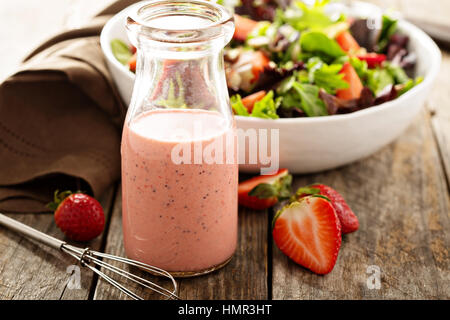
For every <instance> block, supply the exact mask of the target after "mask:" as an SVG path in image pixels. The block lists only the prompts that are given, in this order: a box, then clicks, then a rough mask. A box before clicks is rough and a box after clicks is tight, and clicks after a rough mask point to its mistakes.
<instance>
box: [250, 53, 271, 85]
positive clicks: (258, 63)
mask: <svg viewBox="0 0 450 320" xmlns="http://www.w3.org/2000/svg"><path fill="white" fill-rule="evenodd" d="M269 63H270V59H269V58H267V56H266V55H265V54H264V53H263V52H262V51H255V52H253V57H252V73H253V79H252V81H251V83H255V82H256V81H258V79H259V76H260V74H261V73H263V72H264V69H265V68H267V67H268V66H269Z"/></svg>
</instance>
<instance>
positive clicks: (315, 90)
mask: <svg viewBox="0 0 450 320" xmlns="http://www.w3.org/2000/svg"><path fill="white" fill-rule="evenodd" d="M292 89H293V90H294V92H296V93H297V94H298V96H299V97H300V101H301V108H302V110H303V111H304V112H305V113H306V115H307V116H308V117H319V116H327V115H328V112H327V108H326V106H325V103H324V102H323V101H322V100H321V99H320V98H319V87H317V86H314V85H311V84H300V83H298V82H295V83H294V84H293V85H292Z"/></svg>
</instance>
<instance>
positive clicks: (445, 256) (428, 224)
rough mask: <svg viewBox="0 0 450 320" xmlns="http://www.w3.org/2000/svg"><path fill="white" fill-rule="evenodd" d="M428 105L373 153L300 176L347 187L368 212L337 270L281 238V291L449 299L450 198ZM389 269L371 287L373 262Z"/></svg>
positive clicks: (302, 180)
mask: <svg viewBox="0 0 450 320" xmlns="http://www.w3.org/2000/svg"><path fill="white" fill-rule="evenodd" d="M440 163H441V161H440V158H439V153H438V151H437V148H436V144H435V142H434V139H433V134H432V132H431V129H430V125H429V119H428V116H427V113H426V112H423V113H422V115H421V116H420V117H419V118H418V119H417V121H415V123H414V125H412V126H411V127H410V128H409V129H408V130H407V131H406V132H405V133H404V134H403V135H402V136H401V137H400V138H399V139H398V140H397V141H396V142H395V143H393V144H391V145H390V146H388V147H386V148H384V149H383V150H382V151H380V152H378V153H377V154H375V155H373V156H372V157H370V158H368V159H365V160H362V161H359V162H357V163H354V164H352V165H349V166H346V167H344V168H342V169H338V170H333V171H329V172H325V173H321V174H315V175H307V176H302V177H297V178H296V179H295V187H300V186H304V185H307V184H310V183H314V182H321V183H325V184H328V185H330V186H332V187H334V188H336V189H337V190H339V192H341V193H342V195H343V196H344V198H346V200H347V202H348V203H349V204H350V206H351V207H352V208H353V210H354V211H355V213H356V214H357V216H358V218H359V220H360V230H358V231H357V232H356V233H354V234H349V235H345V236H344V237H343V243H342V247H341V250H340V253H339V258H338V261H337V264H336V266H335V268H334V270H333V271H332V272H331V273H330V274H329V275H326V276H317V275H314V274H312V273H311V272H309V271H308V270H306V269H303V268H302V267H300V266H298V265H296V264H295V263H293V262H292V261H290V260H288V258H286V257H285V256H284V255H283V254H282V253H281V252H280V251H279V250H278V248H277V247H276V246H275V245H274V249H273V298H274V299H437V298H440V299H448V298H450V286H449V285H450V271H449V253H448V248H449V247H450V236H449V234H448V231H449V230H450V220H449V214H450V204H449V196H448V190H447V185H446V182H445V179H444V173H443V170H442V167H441V165H440ZM372 265H375V266H378V267H379V268H380V269H381V289H380V290H369V289H368V286H367V284H366V283H367V279H368V277H369V274H367V273H366V271H367V268H368V266H372Z"/></svg>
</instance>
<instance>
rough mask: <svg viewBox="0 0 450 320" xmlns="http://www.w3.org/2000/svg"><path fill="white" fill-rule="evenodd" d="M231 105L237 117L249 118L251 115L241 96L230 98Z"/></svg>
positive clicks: (236, 95)
mask: <svg viewBox="0 0 450 320" xmlns="http://www.w3.org/2000/svg"><path fill="white" fill-rule="evenodd" d="M230 104H231V108H232V109H233V111H234V114H235V115H237V116H244V117H248V116H249V115H250V114H249V113H248V110H247V108H246V107H245V106H244V104H243V103H242V98H241V96H240V95H238V94H235V95H234V96H232V97H231V98H230Z"/></svg>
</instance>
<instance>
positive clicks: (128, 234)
mask: <svg viewBox="0 0 450 320" xmlns="http://www.w3.org/2000/svg"><path fill="white" fill-rule="evenodd" d="M199 123H200V124H201V128H202V130H201V132H200V133H199V132H196V127H195V124H197V125H198V124H199ZM197 128H198V127H197ZM233 132H234V128H233V127H232V126H230V125H229V123H228V124H227V122H226V121H225V119H224V118H223V117H222V116H221V115H219V114H218V113H216V112H212V111H202V110H182V109H164V110H152V111H148V112H146V113H143V114H142V115H140V116H139V117H137V118H135V119H133V120H132V121H131V123H126V124H125V126H124V131H123V138H122V183H123V186H122V188H123V232H124V235H123V236H124V244H125V250H126V254H127V256H128V257H129V258H131V259H136V260H139V261H142V262H145V263H148V264H151V265H155V266H157V267H160V268H163V269H166V270H168V271H174V272H185V271H188V272H189V271H193V272H195V271H203V270H206V269H209V268H211V267H214V266H217V265H220V264H221V263H223V262H225V261H227V260H228V259H229V258H230V257H231V256H232V255H233V253H234V251H235V248H236V241H237V185H238V167H237V161H236V158H235V157H236V155H235V153H236V152H234V153H233V151H235V145H232V146H231V145H228V146H227V144H226V143H225V142H224V143H223V150H221V151H223V153H224V161H223V163H222V164H217V163H214V164H207V163H205V162H204V161H203V163H202V164H175V163H174V162H173V160H172V159H173V156H172V149H173V148H174V147H176V146H177V145H179V143H180V142H183V143H184V144H185V146H188V147H189V148H190V150H191V151H192V158H191V159H192V162H193V161H194V150H195V145H197V148H198V146H200V148H201V149H202V150H205V148H206V146H207V145H208V144H210V143H211V142H213V141H214V139H217V138H219V139H222V140H223V141H225V137H226V135H227V134H228V133H233ZM183 150H185V149H183ZM197 151H198V149H197ZM226 152H231V154H232V155H233V154H234V158H233V159H234V161H233V163H232V164H227V163H226V160H225V154H226ZM214 154H215V153H214Z"/></svg>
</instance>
